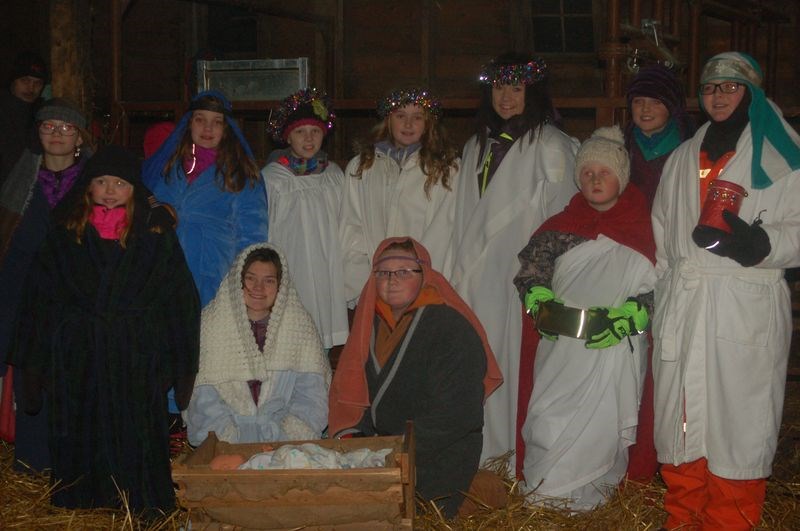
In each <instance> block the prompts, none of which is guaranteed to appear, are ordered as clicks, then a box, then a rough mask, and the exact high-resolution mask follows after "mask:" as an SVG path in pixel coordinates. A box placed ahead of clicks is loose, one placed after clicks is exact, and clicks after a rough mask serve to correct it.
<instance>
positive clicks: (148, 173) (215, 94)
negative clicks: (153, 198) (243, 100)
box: [142, 90, 253, 182]
mask: <svg viewBox="0 0 800 531" xmlns="http://www.w3.org/2000/svg"><path fill="white" fill-rule="evenodd" d="M204 97H212V98H215V99H217V100H219V102H220V103H221V107H220V109H219V110H217V109H213V110H214V111H217V112H221V113H222V115H223V116H224V117H225V121H226V122H227V123H228V127H230V128H231V131H233V134H234V135H236V138H237V139H238V140H239V143H240V144H241V145H242V149H244V152H245V153H246V154H247V156H248V157H250V158H253V151H252V150H251V149H250V144H248V143H247V139H246V138H245V137H244V135H243V134H242V130H241V129H239V124H237V123H236V120H234V119H233V115H232V112H233V107H232V106H231V102H230V101H229V100H228V98H226V97H225V94H223V93H222V92H220V91H218V90H206V91H203V92H200V93H198V94H197V95H196V96H195V97H194V98H192V102H191V104H190V105H189V110H188V111H186V113H185V114H184V115H183V116H182V117H181V119H180V121H179V122H178V125H176V126H175V130H174V131H172V134H170V135H169V136H168V137H167V139H166V140H164V143H163V144H161V147H160V148H158V151H156V152H155V153H153V155H152V156H151V157H150V158H148V159H147V160H145V161H144V163H143V164H142V175H144V176H145V180H146V181H149V182H153V181H154V180H156V179H157V178H159V177H160V178H162V179H163V178H164V173H163V172H164V166H166V164H167V161H168V160H169V159H170V158H172V156H173V155H174V154H175V151H176V150H177V149H178V146H179V145H180V142H181V139H182V138H183V135H184V134H185V133H186V128H187V127H189V120H190V119H191V117H192V113H193V112H194V111H195V110H198V109H201V108H203V107H196V105H197V104H198V103H199V101H200V100H201V99H202V98H204ZM206 110H211V109H206Z"/></svg>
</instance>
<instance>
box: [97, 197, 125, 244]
mask: <svg viewBox="0 0 800 531" xmlns="http://www.w3.org/2000/svg"><path fill="white" fill-rule="evenodd" d="M126 214H127V210H126V209H125V207H124V206H121V207H117V208H112V209H110V210H109V209H108V208H106V207H104V206H103V205H94V207H92V213H91V214H89V222H90V223H91V224H92V225H93V226H94V228H95V229H97V232H98V233H99V234H100V237H101V238H103V239H104V240H119V237H120V235H121V234H122V231H124V230H125V227H127V226H128V218H127V215H126Z"/></svg>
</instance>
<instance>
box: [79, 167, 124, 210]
mask: <svg viewBox="0 0 800 531" xmlns="http://www.w3.org/2000/svg"><path fill="white" fill-rule="evenodd" d="M89 195H90V196H91V197H92V202H93V203H94V204H95V205H102V206H104V207H106V208H108V209H112V208H116V207H119V206H125V205H127V204H128V200H130V198H131V196H132V195H133V185H131V183H129V182H128V181H126V180H125V179H121V178H119V177H114V176H113V175H101V176H100V177H95V178H94V179H92V182H91V183H90V184H89Z"/></svg>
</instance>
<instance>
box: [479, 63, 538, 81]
mask: <svg viewBox="0 0 800 531" xmlns="http://www.w3.org/2000/svg"><path fill="white" fill-rule="evenodd" d="M545 77H547V63H545V62H544V59H542V58H541V57H536V58H534V59H532V60H530V61H528V62H527V63H517V64H513V65H498V64H495V63H494V61H492V62H490V63H489V64H488V65H484V67H483V68H482V69H481V75H480V77H479V78H478V80H479V81H480V82H481V83H483V84H484V85H494V84H495V83H498V84H501V85H517V84H522V85H533V84H534V83H538V82H539V81H542V80H543V79H544V78H545Z"/></svg>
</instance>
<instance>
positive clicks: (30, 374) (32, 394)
mask: <svg viewBox="0 0 800 531" xmlns="http://www.w3.org/2000/svg"><path fill="white" fill-rule="evenodd" d="M43 391H44V378H43V377H42V375H41V374H40V373H38V372H36V371H33V370H31V369H24V370H23V371H22V396H21V397H20V398H21V399H22V400H21V401H22V403H21V404H20V406H21V407H22V410H23V411H24V412H25V413H27V414H28V415H37V414H38V413H39V411H41V410H42V392H43Z"/></svg>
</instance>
